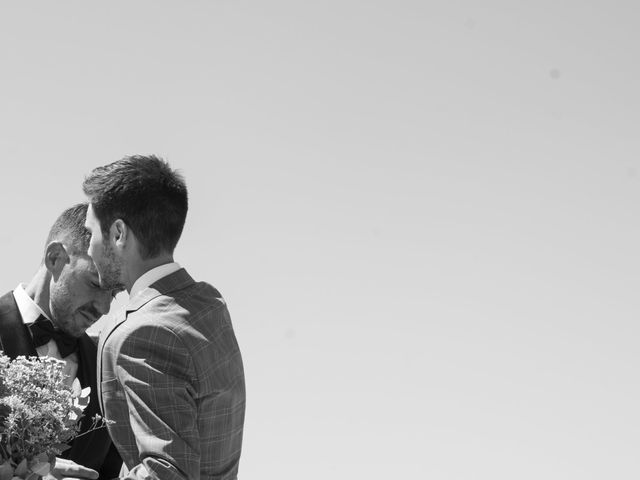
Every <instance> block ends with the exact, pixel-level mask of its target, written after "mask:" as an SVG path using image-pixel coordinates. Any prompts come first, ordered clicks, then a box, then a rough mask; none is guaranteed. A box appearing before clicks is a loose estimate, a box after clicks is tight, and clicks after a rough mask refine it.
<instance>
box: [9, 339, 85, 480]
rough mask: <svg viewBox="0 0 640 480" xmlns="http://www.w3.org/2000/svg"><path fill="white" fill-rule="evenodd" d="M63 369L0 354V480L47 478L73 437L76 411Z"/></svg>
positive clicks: (53, 361)
mask: <svg viewBox="0 0 640 480" xmlns="http://www.w3.org/2000/svg"><path fill="white" fill-rule="evenodd" d="M63 365H64V362H62V361H60V360H56V359H54V358H48V357H43V358H40V359H38V358H35V357H34V358H25V357H18V358H16V359H15V360H13V361H10V360H9V358H8V357H7V356H5V355H4V354H3V353H2V352H1V351H0V480H12V479H13V480H17V479H26V480H37V479H39V478H40V477H42V476H43V475H47V474H48V473H49V471H50V470H51V468H52V467H53V465H54V464H55V459H56V456H57V455H60V453H62V452H63V451H64V450H66V449H67V448H68V446H67V445H66V444H65V443H66V442H68V441H70V440H71V439H72V438H73V437H75V436H76V435H77V433H78V429H79V426H78V422H77V420H78V418H79V417H80V416H81V415H82V407H81V406H80V404H79V402H78V401H77V398H76V397H77V396H78V395H77V392H76V393H74V391H73V389H72V388H71V387H70V386H68V385H67V384H66V383H65V382H64V375H63V373H62V367H63ZM74 400H75V401H74Z"/></svg>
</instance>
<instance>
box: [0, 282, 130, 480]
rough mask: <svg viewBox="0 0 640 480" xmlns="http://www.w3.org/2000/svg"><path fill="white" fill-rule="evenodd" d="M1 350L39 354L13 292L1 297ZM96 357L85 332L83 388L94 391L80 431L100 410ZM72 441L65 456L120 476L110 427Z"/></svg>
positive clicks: (102, 474)
mask: <svg viewBox="0 0 640 480" xmlns="http://www.w3.org/2000/svg"><path fill="white" fill-rule="evenodd" d="M0 350H3V351H4V353H5V355H7V356H8V357H10V358H15V357H17V356H19V355H25V356H32V357H36V356H38V353H37V352H36V348H35V346H34V345H33V342H32V340H31V335H30V333H29V330H28V328H27V327H26V326H25V325H24V323H23V321H22V317H21V315H20V311H19V310H18V306H17V305H16V302H15V299H14V298H13V293H12V292H9V293H7V294H5V295H3V296H2V297H0ZM96 358H97V347H96V344H95V343H94V342H93V340H91V338H90V337H89V336H88V335H86V334H85V335H83V336H82V337H81V338H80V343H79V349H78V380H79V381H80V384H81V385H82V388H86V387H91V395H90V397H89V405H87V406H86V408H85V409H84V417H83V418H82V420H81V428H80V433H82V432H85V431H87V429H88V428H89V427H90V425H91V423H92V418H93V416H94V415H95V414H97V413H100V404H99V402H98V387H97V386H96ZM70 445H71V448H70V449H68V450H67V451H65V452H64V453H63V454H62V455H61V456H62V457H64V458H69V459H70V460H73V461H74V462H76V463H79V464H81V465H84V466H85V467H89V468H93V469H94V470H97V471H98V472H99V473H100V478H101V479H103V478H104V479H109V478H114V477H117V476H118V473H119V472H120V467H121V466H122V460H121V459H120V455H118V451H117V450H116V448H115V446H114V445H113V443H112V442H111V438H110V437H109V433H108V432H107V429H106V428H100V429H98V430H94V431H92V432H89V433H87V434H86V435H83V436H82V437H81V438H78V440H77V441H75V442H72V443H71V444H70Z"/></svg>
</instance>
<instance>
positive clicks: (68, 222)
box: [0, 204, 122, 478]
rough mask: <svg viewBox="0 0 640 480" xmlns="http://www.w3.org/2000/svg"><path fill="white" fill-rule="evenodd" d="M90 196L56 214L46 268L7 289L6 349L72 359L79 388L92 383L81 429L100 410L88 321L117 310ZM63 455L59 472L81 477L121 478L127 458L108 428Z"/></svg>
mask: <svg viewBox="0 0 640 480" xmlns="http://www.w3.org/2000/svg"><path fill="white" fill-rule="evenodd" d="M86 214H87V204H79V205H75V206H73V207H71V208H69V209H67V210H65V211H64V212H63V213H62V214H61V215H60V216H59V217H58V219H57V220H56V221H55V223H54V224H53V226H52V227H51V230H50V231H49V235H48V238H47V242H46V245H45V252H44V257H43V259H42V263H41V264H40V267H39V268H38V271H37V272H36V274H35V275H34V277H33V278H32V279H31V281H30V282H29V283H28V284H26V285H23V284H20V285H18V286H17V287H16V288H15V290H13V292H9V293H7V294H5V295H3V296H2V297H0V350H3V351H4V353H5V354H6V355H7V356H9V357H10V358H15V357H17V356H19V355H25V356H40V357H43V356H49V357H54V358H57V359H59V360H63V361H64V373H65V374H66V375H67V377H66V378H67V381H68V384H69V386H72V387H73V388H74V389H75V390H79V389H82V388H86V387H91V394H90V400H89V404H88V405H87V407H86V408H85V410H84V415H83V417H82V420H81V428H80V433H83V432H87V430H89V429H90V428H91V424H92V420H93V417H94V416H95V415H96V414H98V413H99V402H98V398H97V393H98V389H97V386H96V358H97V347H96V344H95V342H94V341H93V340H92V339H91V338H90V337H89V336H88V335H87V334H86V330H87V328H89V327H90V326H91V325H93V324H94V323H95V322H96V321H97V320H98V319H99V318H100V317H102V316H103V315H105V314H107V313H108V312H109V308H110V305H111V300H112V298H113V294H114V293H115V292H114V290H113V289H108V290H105V289H103V288H101V287H100V283H99V278H98V273H97V271H96V268H95V265H94V264H93V261H92V260H91V258H90V257H89V256H88V255H87V249H88V247H89V239H90V234H89V232H88V231H87V230H86V228H85V227H84V222H85V218H86ZM63 457H64V459H58V460H57V461H56V468H55V470H54V472H53V473H54V474H55V475H58V476H64V477H74V478H98V475H100V478H113V477H114V476H117V475H118V472H119V471H120V467H121V465H122V460H121V459H120V457H119V455H118V453H117V450H116V449H115V447H114V446H113V444H112V443H111V440H110V438H109V435H108V432H107V431H106V429H104V428H100V429H95V430H92V431H89V432H88V433H85V435H83V436H82V438H78V439H77V440H76V441H73V442H72V444H71V448H70V449H68V450H66V451H65V452H64V453H63Z"/></svg>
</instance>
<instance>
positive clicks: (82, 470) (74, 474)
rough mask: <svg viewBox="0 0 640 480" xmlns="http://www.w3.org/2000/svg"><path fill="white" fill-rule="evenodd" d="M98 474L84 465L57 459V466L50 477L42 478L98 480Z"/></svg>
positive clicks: (54, 479) (48, 479)
mask: <svg viewBox="0 0 640 480" xmlns="http://www.w3.org/2000/svg"><path fill="white" fill-rule="evenodd" d="M98 476H99V475H98V472H96V471H95V470H92V469H90V468H87V467H83V466H82V465H79V464H77V463H76V462H74V461H73V460H67V459H66V458H56V464H55V466H54V467H53V468H52V469H51V472H49V474H48V475H45V476H44V477H42V479H43V480H78V479H89V480H95V479H97V478H98Z"/></svg>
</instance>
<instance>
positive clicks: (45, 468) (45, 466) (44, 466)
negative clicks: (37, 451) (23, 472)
mask: <svg viewBox="0 0 640 480" xmlns="http://www.w3.org/2000/svg"><path fill="white" fill-rule="evenodd" d="M50 470H51V464H50V463H49V462H38V463H36V464H35V465H33V466H32V467H31V471H32V472H33V473H37V474H38V475H40V476H44V475H47V474H48V473H49V471H50Z"/></svg>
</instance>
